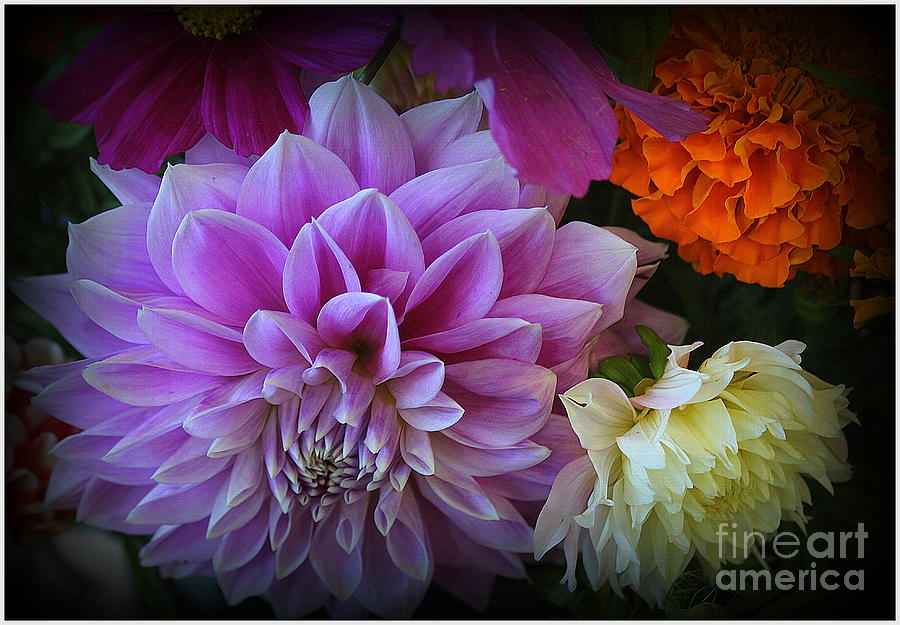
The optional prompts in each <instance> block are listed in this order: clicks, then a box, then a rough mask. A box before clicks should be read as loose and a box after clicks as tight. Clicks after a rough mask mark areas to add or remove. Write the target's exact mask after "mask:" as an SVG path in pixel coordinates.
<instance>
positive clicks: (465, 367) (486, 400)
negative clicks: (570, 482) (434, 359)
mask: <svg viewBox="0 0 900 625" xmlns="http://www.w3.org/2000/svg"><path fill="white" fill-rule="evenodd" d="M446 376H447V382H446V384H445V385H444V392H445V393H447V394H448V395H449V396H450V397H452V398H453V399H455V400H456V401H457V402H459V404H460V405H461V406H462V407H463V408H464V409H465V411H466V412H465V414H464V415H463V417H462V419H460V420H459V422H457V423H456V424H455V425H453V426H452V427H451V428H449V429H448V430H446V432H447V433H448V436H451V437H452V438H455V439H458V440H459V441H460V442H463V443H466V444H473V445H474V446H481V445H485V446H489V447H496V446H503V445H513V444H515V443H518V442H519V441H521V440H524V439H526V438H528V437H529V436H531V435H532V434H534V433H535V432H537V431H538V430H539V429H540V428H541V426H542V425H543V424H544V422H545V421H546V420H547V417H548V416H549V414H550V408H551V406H552V403H553V394H554V391H555V389H556V376H555V375H553V373H551V372H550V371H548V370H547V369H545V368H544V367H538V366H537V365H531V364H527V363H522V362H517V361H514V360H500V359H491V360H477V361H473V362H461V363H456V364H453V365H447V367H446Z"/></svg>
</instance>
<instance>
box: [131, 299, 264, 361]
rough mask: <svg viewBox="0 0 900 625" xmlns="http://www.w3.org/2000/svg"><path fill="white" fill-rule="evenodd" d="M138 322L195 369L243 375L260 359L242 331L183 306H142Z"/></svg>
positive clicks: (159, 345) (150, 336) (161, 345)
mask: <svg viewBox="0 0 900 625" xmlns="http://www.w3.org/2000/svg"><path fill="white" fill-rule="evenodd" d="M137 322H138V325H139V326H140V328H141V330H143V332H144V335H145V336H146V337H147V339H149V341H150V342H151V343H153V345H155V346H156V348H157V349H159V351H161V352H162V353H164V354H166V355H167V356H168V357H169V358H171V359H172V360H174V361H175V362H178V363H181V364H182V365H185V366H186V367H190V368H191V369H194V370H196V371H201V372H204V373H215V374H218V375H241V374H244V373H250V372H252V371H256V370H257V369H258V368H259V363H257V362H256V361H255V360H253V358H251V357H250V354H248V353H247V350H246V349H245V348H244V345H243V342H242V339H243V337H242V336H241V333H240V332H238V331H237V330H233V329H232V328H228V327H226V326H223V325H221V324H218V323H216V322H215V321H210V320H208V319H204V318H203V317H198V316H197V315H192V314H191V313H188V312H184V311H180V310H165V309H162V308H147V307H145V308H143V309H141V311H140V312H138V315H137Z"/></svg>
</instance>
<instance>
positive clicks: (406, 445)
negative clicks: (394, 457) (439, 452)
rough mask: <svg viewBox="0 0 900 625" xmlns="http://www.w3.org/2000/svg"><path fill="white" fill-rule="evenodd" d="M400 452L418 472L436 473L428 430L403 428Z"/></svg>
mask: <svg viewBox="0 0 900 625" xmlns="http://www.w3.org/2000/svg"><path fill="white" fill-rule="evenodd" d="M400 454H401V455H402V456H403V461H404V462H405V463H406V464H407V465H408V466H409V467H410V468H411V469H412V470H413V471H415V472H416V473H419V474H420V475H433V474H434V452H432V450H431V434H429V433H428V432H423V431H422V430H417V429H416V428H403V431H402V433H401V434H400ZM394 527H396V525H395V526H394Z"/></svg>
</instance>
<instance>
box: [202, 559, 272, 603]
mask: <svg viewBox="0 0 900 625" xmlns="http://www.w3.org/2000/svg"><path fill="white" fill-rule="evenodd" d="M274 559H275V554H274V553H272V552H271V551H270V550H268V549H261V550H260V551H259V553H258V554H257V555H256V557H255V558H253V559H252V560H251V561H250V562H248V563H247V564H245V565H244V566H242V567H240V568H237V569H235V570H233V571H221V572H220V571H216V579H217V580H218V582H219V586H220V587H221V588H222V592H223V593H224V594H225V599H226V600H227V601H228V605H237V604H239V603H240V602H241V601H243V600H244V599H246V598H248V597H253V596H255V595H261V594H263V593H264V592H266V591H267V590H268V589H269V586H270V585H271V584H272V580H273V579H274V577H275V566H274V562H273V560H274Z"/></svg>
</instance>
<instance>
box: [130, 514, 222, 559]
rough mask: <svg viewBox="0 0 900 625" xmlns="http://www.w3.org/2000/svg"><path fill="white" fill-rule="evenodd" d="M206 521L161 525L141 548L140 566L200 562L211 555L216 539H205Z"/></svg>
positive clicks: (216, 542)
mask: <svg viewBox="0 0 900 625" xmlns="http://www.w3.org/2000/svg"><path fill="white" fill-rule="evenodd" d="M205 530H206V523H204V522H202V521H197V522H194V523H188V524H186V525H163V526H161V527H160V528H159V529H158V530H157V531H156V533H155V534H154V535H153V538H152V539H150V542H148V543H147V544H146V545H144V546H143V547H142V548H141V552H140V556H141V565H142V566H159V565H161V564H170V563H172V562H176V561H181V562H202V561H204V560H208V559H210V558H211V557H212V555H213V553H214V552H215V548H216V546H217V545H218V541H212V540H206V539H205V536H204V534H205Z"/></svg>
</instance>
